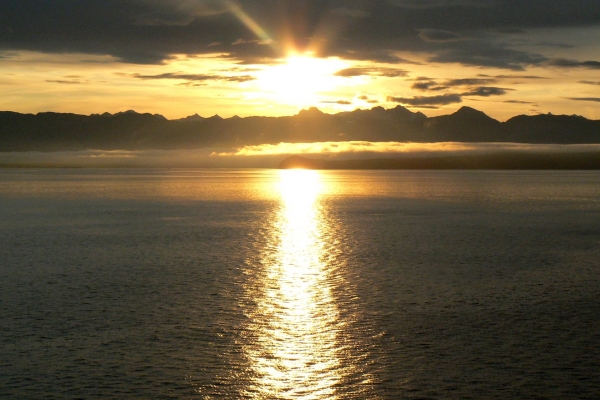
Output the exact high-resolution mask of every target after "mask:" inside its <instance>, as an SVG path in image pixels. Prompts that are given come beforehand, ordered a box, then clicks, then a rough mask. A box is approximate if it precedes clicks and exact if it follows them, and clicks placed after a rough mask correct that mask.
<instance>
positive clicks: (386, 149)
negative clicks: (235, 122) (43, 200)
mask: <svg viewBox="0 0 600 400" xmlns="http://www.w3.org/2000/svg"><path fill="white" fill-rule="evenodd" d="M292 155H302V156H303V157H306V158H309V159H321V160H327V161H343V160H365V159H420V160H426V159H439V158H448V157H453V158H457V157H458V158H460V157H472V156H481V157H486V158H488V159H494V157H504V158H505V157H506V156H507V155H515V156H527V155H531V156H535V157H536V159H538V160H540V159H541V160H543V159H544V158H545V157H547V160H548V161H549V162H552V160H555V159H557V158H556V157H557V156H561V155H564V156H568V157H571V158H577V157H578V155H583V156H586V157H588V158H589V157H596V156H597V157H598V159H600V144H576V145H560V144H523V143H461V142H442V143H400V142H364V141H353V142H316V143H279V144H277V145H271V144H266V145H257V146H244V147H241V148H237V149H231V148H210V149H200V150H197V149H196V150H139V151H126V150H111V151H104V150H87V151H62V152H7V153H0V166H1V167H71V168H144V167H152V168H277V167H278V166H279V164H280V163H281V161H282V160H284V159H286V158H287V157H289V156H292ZM436 165H437V164H436ZM550 166H551V165H550Z"/></svg>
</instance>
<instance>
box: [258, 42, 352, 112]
mask: <svg viewBox="0 0 600 400" xmlns="http://www.w3.org/2000/svg"><path fill="white" fill-rule="evenodd" d="M346 67H347V65H346V62H344V61H343V60H340V59H338V58H317V57H313V56H312V55H310V54H302V55H298V54H292V55H290V56H288V57H287V58H286V59H285V60H284V61H283V62H282V63H281V64H277V65H274V66H270V67H267V68H265V69H264V70H262V71H260V72H259V73H257V80H256V81H255V83H256V85H257V90H258V91H260V92H261V93H262V95H263V96H264V97H267V98H268V99H270V100H273V101H275V102H277V103H279V104H287V105H297V106H307V105H314V104H315V103H317V102H318V101H319V99H320V96H321V94H322V93H326V92H330V91H332V90H334V89H335V88H336V87H337V86H338V85H339V81H340V78H339V77H336V76H335V75H334V74H335V72H337V71H339V70H341V69H344V68H346Z"/></svg>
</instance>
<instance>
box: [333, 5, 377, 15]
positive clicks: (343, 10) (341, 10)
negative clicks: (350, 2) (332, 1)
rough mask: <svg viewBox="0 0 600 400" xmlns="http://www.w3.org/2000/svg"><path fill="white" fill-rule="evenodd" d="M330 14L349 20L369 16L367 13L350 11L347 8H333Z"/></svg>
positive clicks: (355, 10)
mask: <svg viewBox="0 0 600 400" xmlns="http://www.w3.org/2000/svg"><path fill="white" fill-rule="evenodd" d="M331 13H333V14H336V15H341V16H344V17H351V18H367V17H369V16H370V15H371V13H370V12H368V11H363V10H357V9H350V8H347V7H340V8H335V9H333V10H332V11H331Z"/></svg>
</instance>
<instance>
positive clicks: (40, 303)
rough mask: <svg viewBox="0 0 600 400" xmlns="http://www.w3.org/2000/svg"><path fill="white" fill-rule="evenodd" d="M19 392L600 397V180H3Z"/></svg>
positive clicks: (11, 383)
mask: <svg viewBox="0 0 600 400" xmlns="http://www.w3.org/2000/svg"><path fill="white" fill-rule="evenodd" d="M0 397H6V398H15V399H17V398H18V399H28V398H31V399H40V398H44V399H52V398H56V399H70V398H85V399H94V398H101V399H111V398H114V399H128V398H132V399H138V398H139V399H141V398H146V399H149V398H152V399H155V398H156V399H160V398H164V399H168V398H176V399H195V398H198V399H218V398H221V399H236V398H244V399H246V398H248V399H403V398H406V399H458V398H461V399H469V398H471V399H541V398H549V399H597V398H600V172H592V171H577V172H557V171H535V172H529V171H510V172H509V171H335V172H334V171H319V172H315V171H278V170H166V169H165V170H148V169H139V170H136V169H132V170H118V169H99V170H94V169H37V170H36V169H30V170H27V169H3V170H0Z"/></svg>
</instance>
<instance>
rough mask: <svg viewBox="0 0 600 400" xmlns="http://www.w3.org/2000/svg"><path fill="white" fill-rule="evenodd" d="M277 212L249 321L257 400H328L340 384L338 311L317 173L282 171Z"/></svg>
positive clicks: (250, 352)
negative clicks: (325, 258) (325, 257)
mask: <svg viewBox="0 0 600 400" xmlns="http://www.w3.org/2000/svg"><path fill="white" fill-rule="evenodd" d="M280 177H281V180H280V182H279V186H278V189H279V193H280V196H281V207H280V210H279V214H278V216H277V222H276V224H277V225H278V229H277V230H276V231H277V234H275V235H274V237H273V241H274V242H275V243H274V244H275V246H273V249H274V253H273V254H271V255H269V254H266V255H265V259H264V260H263V264H264V268H265V269H266V271H265V280H264V282H263V283H262V284H263V291H262V293H261V294H260V299H259V300H258V307H257V310H256V314H255V315H253V316H252V318H253V320H254V324H255V329H256V331H257V332H256V334H257V340H256V343H255V344H253V345H251V346H249V347H248V349H247V350H248V353H249V358H250V362H251V364H252V369H253V370H254V376H255V382H253V383H254V388H252V391H251V392H252V393H249V394H251V395H253V396H254V397H257V398H306V399H320V398H332V397H335V396H334V389H335V386H336V384H338V383H339V381H340V376H338V373H339V372H338V371H339V368H338V367H339V363H340V359H339V355H338V351H339V346H338V344H337V342H336V341H337V338H336V323H337V321H338V310H337V308H336V304H335V302H334V298H333V296H332V293H331V290H330V283H329V279H330V276H329V272H330V271H329V270H328V268H327V265H325V264H324V262H323V261H322V260H323V255H324V254H323V252H324V243H323V239H322V233H323V232H322V231H321V229H323V225H322V221H321V220H320V215H319V207H318V202H317V199H318V197H319V193H320V190H321V188H322V185H321V182H320V180H319V174H318V173H317V172H316V171H308V170H285V171H281V174H280Z"/></svg>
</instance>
